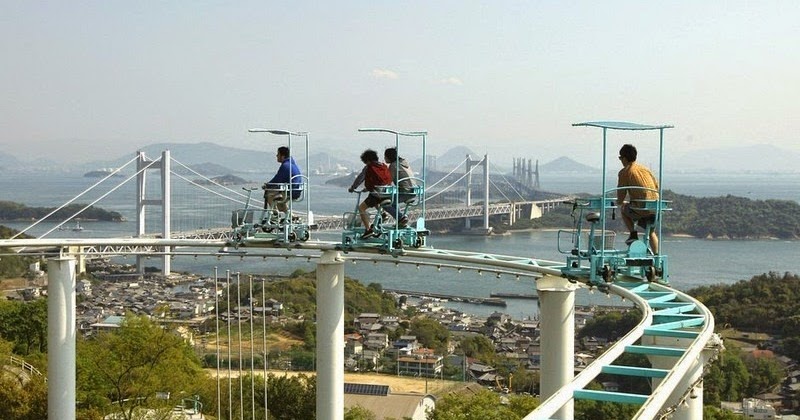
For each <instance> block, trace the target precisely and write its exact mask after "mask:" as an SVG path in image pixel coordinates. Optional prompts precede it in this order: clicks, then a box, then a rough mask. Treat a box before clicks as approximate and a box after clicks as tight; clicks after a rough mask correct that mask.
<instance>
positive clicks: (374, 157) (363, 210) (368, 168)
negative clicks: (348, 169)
mask: <svg viewBox="0 0 800 420" xmlns="http://www.w3.org/2000/svg"><path fill="white" fill-rule="evenodd" d="M361 162H362V163H364V168H363V169H362V170H361V173H359V174H358V176H356V179H355V180H354V181H353V185H351V186H350V188H348V189H347V191H349V192H353V191H355V190H356V188H358V186H359V185H361V183H362V182H363V183H364V188H365V189H366V190H367V191H369V194H368V195H367V198H365V199H364V201H362V202H361V204H359V205H358V214H359V216H360V217H361V222H362V223H363V225H364V227H366V228H367V230H366V231H365V232H364V234H363V235H361V238H363V239H366V238H370V237H372V236H377V234H376V232H375V226H373V225H371V224H370V222H369V215H368V214H367V209H368V208H370V207H376V208H377V207H378V206H379V205H380V203H381V202H382V201H383V197H381V196H380V195H379V194H378V193H377V191H376V187H378V186H381V185H392V174H391V173H389V167H388V166H386V165H385V164H384V163H382V162H381V161H380V159H379V158H378V153H377V152H375V151H374V150H372V149H367V150H365V151H364V153H362V154H361ZM379 211H380V210H379Z"/></svg>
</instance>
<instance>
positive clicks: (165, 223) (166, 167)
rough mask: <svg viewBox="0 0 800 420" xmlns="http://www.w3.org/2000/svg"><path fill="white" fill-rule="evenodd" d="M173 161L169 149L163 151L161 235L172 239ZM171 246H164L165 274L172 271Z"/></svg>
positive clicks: (163, 268)
mask: <svg viewBox="0 0 800 420" xmlns="http://www.w3.org/2000/svg"><path fill="white" fill-rule="evenodd" d="M171 163H172V160H171V158H170V154H169V150H165V151H163V152H161V199H162V206H161V211H162V213H161V222H162V223H161V229H162V230H161V235H162V236H161V237H162V238H164V239H170V238H171V235H172V227H171V226H172V219H171V217H170V213H171V212H172V186H171V182H172V181H171V178H170V167H171V166H170V164H171ZM170 248H171V247H169V246H165V247H164V253H165V254H164V265H163V266H162V267H161V268H162V270H161V272H162V274H164V275H165V276H168V275H170V273H171V272H172V264H171V263H172V260H171V257H170V256H169V255H168V254H169V251H170Z"/></svg>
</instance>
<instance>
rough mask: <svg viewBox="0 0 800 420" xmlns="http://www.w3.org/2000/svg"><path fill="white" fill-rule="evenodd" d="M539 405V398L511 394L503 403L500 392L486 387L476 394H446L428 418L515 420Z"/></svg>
mask: <svg viewBox="0 0 800 420" xmlns="http://www.w3.org/2000/svg"><path fill="white" fill-rule="evenodd" d="M537 406H538V400H537V399H535V398H533V397H522V396H511V397H509V402H508V404H502V403H501V401H500V396H499V395H498V394H495V393H493V392H490V391H488V390H485V389H484V390H481V391H480V392H478V393H477V394H474V395H467V394H455V393H453V394H448V395H445V396H444V397H442V398H441V399H439V401H437V403H436V408H435V409H434V410H433V411H432V412H430V413H428V420H472V419H474V420H479V419H480V420H515V419H521V418H523V417H524V416H526V415H527V414H528V413H530V412H531V411H532V410H533V409H534V408H536V407H537Z"/></svg>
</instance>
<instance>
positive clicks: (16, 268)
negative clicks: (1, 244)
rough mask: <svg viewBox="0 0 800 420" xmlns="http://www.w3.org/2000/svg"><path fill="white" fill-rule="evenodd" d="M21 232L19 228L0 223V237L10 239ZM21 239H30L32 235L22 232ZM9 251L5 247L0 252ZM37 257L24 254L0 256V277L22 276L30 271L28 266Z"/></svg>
mask: <svg viewBox="0 0 800 420" xmlns="http://www.w3.org/2000/svg"><path fill="white" fill-rule="evenodd" d="M17 233H19V231H18V230H15V229H11V228H8V227H6V226H3V225H0V238H2V239H8V238H11V237H12V236H14V235H16V234H17ZM18 238H19V239H29V238H31V236H29V235H26V234H22V235H20V236H19V237H18ZM2 251H7V250H6V249H5V248H0V252H2ZM34 261H36V259H35V258H34V257H22V256H3V257H2V258H0V279H5V278H11V277H22V276H24V275H25V274H26V273H27V272H28V266H29V265H31V264H32V263H33V262H34Z"/></svg>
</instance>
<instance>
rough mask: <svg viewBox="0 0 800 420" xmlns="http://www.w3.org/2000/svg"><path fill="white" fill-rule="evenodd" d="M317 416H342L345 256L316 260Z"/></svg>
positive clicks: (331, 419)
mask: <svg viewBox="0 0 800 420" xmlns="http://www.w3.org/2000/svg"><path fill="white" fill-rule="evenodd" d="M317 419H320V420H342V419H344V258H342V254H341V253H340V252H338V251H325V252H323V253H322V256H321V257H320V259H319V262H318V263H317Z"/></svg>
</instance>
